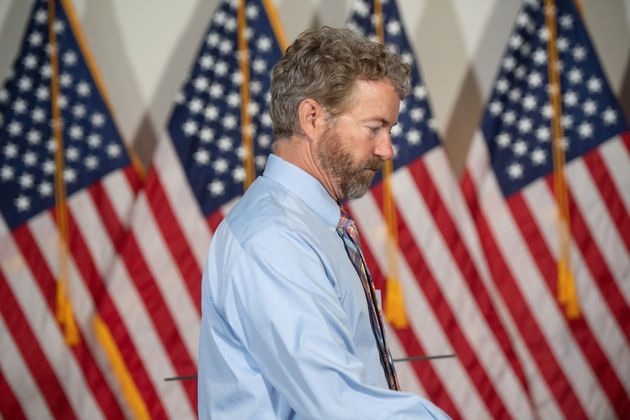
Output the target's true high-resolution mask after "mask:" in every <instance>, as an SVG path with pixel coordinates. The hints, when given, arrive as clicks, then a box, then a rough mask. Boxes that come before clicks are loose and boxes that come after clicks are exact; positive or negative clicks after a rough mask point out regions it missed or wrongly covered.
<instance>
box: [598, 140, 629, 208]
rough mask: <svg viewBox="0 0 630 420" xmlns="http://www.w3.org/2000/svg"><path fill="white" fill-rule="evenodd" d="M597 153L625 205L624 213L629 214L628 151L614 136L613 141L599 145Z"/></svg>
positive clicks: (621, 141)
mask: <svg viewBox="0 0 630 420" xmlns="http://www.w3.org/2000/svg"><path fill="white" fill-rule="evenodd" d="M628 135H630V134H628ZM599 152H600V153H601V156H602V158H603V160H604V163H605V164H606V166H607V169H608V173H609V174H610V176H611V177H612V179H613V182H614V183H615V186H616V187H617V192H619V195H620V196H621V199H622V200H623V203H624V204H625V207H626V213H630V175H629V174H628V170H630V156H628V149H627V148H626V146H625V145H624V144H623V140H622V139H621V137H620V136H616V137H615V139H614V140H609V141H607V142H606V143H604V144H603V145H601V146H600V147H599Z"/></svg>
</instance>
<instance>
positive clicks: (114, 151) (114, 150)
mask: <svg viewBox="0 0 630 420" xmlns="http://www.w3.org/2000/svg"><path fill="white" fill-rule="evenodd" d="M105 151H106V153H107V156H109V157H110V158H112V159H116V158H117V157H118V156H120V154H121V153H122V150H121V147H120V145H119V144H116V143H110V144H108V145H107V148H106V150H105Z"/></svg>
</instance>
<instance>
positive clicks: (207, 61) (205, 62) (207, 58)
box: [199, 54, 214, 70]
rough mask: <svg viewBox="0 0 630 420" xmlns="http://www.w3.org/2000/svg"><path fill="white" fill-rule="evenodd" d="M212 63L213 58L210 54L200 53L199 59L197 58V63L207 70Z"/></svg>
mask: <svg viewBox="0 0 630 420" xmlns="http://www.w3.org/2000/svg"><path fill="white" fill-rule="evenodd" d="M213 64H214V59H213V58H212V56H211V55H210V54H204V55H202V56H201V59H200V60H199V65H200V66H201V68H202V69H204V70H208V69H209V68H210V67H212V65H213Z"/></svg>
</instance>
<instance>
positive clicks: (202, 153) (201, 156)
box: [193, 149, 210, 165]
mask: <svg viewBox="0 0 630 420" xmlns="http://www.w3.org/2000/svg"><path fill="white" fill-rule="evenodd" d="M193 158H194V159H195V162H197V165H207V164H208V162H210V153H209V152H208V151H207V150H204V149H198V150H197V151H196V152H195V153H194V154H193Z"/></svg>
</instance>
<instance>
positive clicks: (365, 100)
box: [343, 79, 400, 123]
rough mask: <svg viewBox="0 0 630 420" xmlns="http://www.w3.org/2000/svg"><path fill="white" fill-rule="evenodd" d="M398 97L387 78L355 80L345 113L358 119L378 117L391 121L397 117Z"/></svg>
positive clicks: (394, 120)
mask: <svg viewBox="0 0 630 420" xmlns="http://www.w3.org/2000/svg"><path fill="white" fill-rule="evenodd" d="M399 108H400V97H399V96H398V94H397V93H396V90H395V89H394V86H393V85H392V84H391V82H390V81H389V79H382V80H357V81H356V82H355V84H354V87H353V89H352V94H351V97H350V100H349V106H348V109H347V110H346V112H344V113H343V114H346V115H348V116H350V117H354V118H359V119H380V120H385V121H388V122H391V123H394V122H396V120H397V119H398V110H399Z"/></svg>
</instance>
